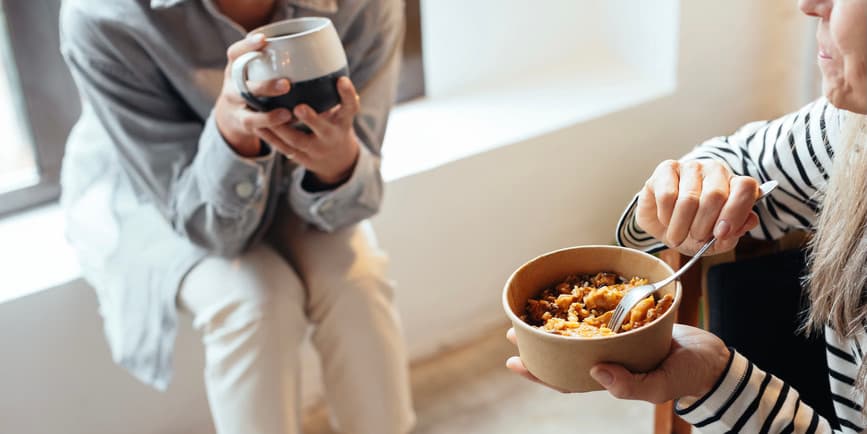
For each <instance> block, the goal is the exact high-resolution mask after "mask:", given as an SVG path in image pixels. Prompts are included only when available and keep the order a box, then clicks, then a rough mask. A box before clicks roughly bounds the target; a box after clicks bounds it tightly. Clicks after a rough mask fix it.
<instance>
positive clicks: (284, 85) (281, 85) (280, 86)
mask: <svg viewBox="0 0 867 434" xmlns="http://www.w3.org/2000/svg"><path fill="white" fill-rule="evenodd" d="M286 89H289V80H286V79H285V78H283V79H280V80H277V90H286Z"/></svg>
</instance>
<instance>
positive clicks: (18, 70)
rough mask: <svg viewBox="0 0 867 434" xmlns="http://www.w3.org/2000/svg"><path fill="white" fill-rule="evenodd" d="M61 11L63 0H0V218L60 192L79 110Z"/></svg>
mask: <svg viewBox="0 0 867 434" xmlns="http://www.w3.org/2000/svg"><path fill="white" fill-rule="evenodd" d="M59 10H60V0H28V1H20V0H0V98H2V100H0V107H2V108H0V132H2V134H0V215H2V214H6V213H10V212H12V211H16V210H19V209H22V208H24V207H27V206H30V205H35V204H38V203H43V202H46V201H49V200H53V199H55V198H56V197H57V195H58V193H59V191H60V188H59V185H58V181H59V179H58V178H59V173H60V161H61V159H62V157H63V146H64V143H65V141H66V135H67V134H68V132H69V129H70V128H71V127H72V124H73V123H74V122H75V119H76V118H77V117H78V112H79V109H80V108H79V103H78V93H77V91H76V90H75V86H74V85H73V83H72V78H71V77H70V76H69V73H68V72H67V70H66V66H65V65H64V63H63V59H62V58H61V56H60V49H59V47H58V29H57V25H56V23H57V16H58V12H59ZM48 23H50V25H49V24H48Z"/></svg>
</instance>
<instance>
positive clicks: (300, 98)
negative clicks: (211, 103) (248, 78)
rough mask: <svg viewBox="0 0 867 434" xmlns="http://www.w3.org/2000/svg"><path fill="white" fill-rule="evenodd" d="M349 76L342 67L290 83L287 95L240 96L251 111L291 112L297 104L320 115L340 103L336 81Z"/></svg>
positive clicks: (245, 93) (244, 94) (246, 94)
mask: <svg viewBox="0 0 867 434" xmlns="http://www.w3.org/2000/svg"><path fill="white" fill-rule="evenodd" d="M344 76H347V77H348V76H349V68H348V67H343V68H341V69H339V70H337V71H335V72H332V73H331V74H328V75H323V76H322V77H319V78H314V79H312V80H305V81H299V82H297V83H292V88H291V89H290V90H289V93H287V94H284V95H280V96H273V97H258V96H253V95H252V94H250V93H247V92H241V96H242V97H244V99H245V100H246V101H247V104H249V105H250V107H252V108H253V109H255V110H257V111H260V112H264V111H271V110H274V109H277V108H281V107H282V108H286V109H289V110H292V109H294V108H295V106H296V105H298V104H307V105H309V106H310V107H312V108H313V110H316V112H317V113H322V112H324V111H326V110H328V109H330V108H331V107H334V106H335V105H337V104H339V103H340V94H339V93H338V92H337V80H338V79H340V77H344Z"/></svg>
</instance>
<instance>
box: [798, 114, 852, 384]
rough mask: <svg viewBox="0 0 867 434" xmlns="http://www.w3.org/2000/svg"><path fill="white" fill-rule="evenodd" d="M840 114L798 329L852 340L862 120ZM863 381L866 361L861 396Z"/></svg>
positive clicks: (808, 264)
mask: <svg viewBox="0 0 867 434" xmlns="http://www.w3.org/2000/svg"><path fill="white" fill-rule="evenodd" d="M841 114H842V116H843V120H842V136H841V139H842V141H843V146H840V147H839V148H837V150H836V152H835V156H834V165H833V170H832V173H831V176H830V179H829V180H828V186H827V189H826V190H825V192H824V193H823V197H822V198H821V208H820V211H819V216H818V221H817V223H816V233H815V234H814V236H813V237H812V239H811V240H810V243H809V252H810V253H809V256H808V260H807V266H808V273H809V274H808V275H807V276H806V289H807V294H808V295H809V297H810V310H809V313H808V315H807V318H806V323H805V324H804V326H805V328H806V329H807V330H808V331H809V332H812V333H816V332H819V331H821V330H822V329H823V328H824V326H825V325H829V326H830V327H832V328H833V329H834V330H835V331H836V332H837V333H839V334H840V335H842V336H852V335H853V334H854V333H856V332H858V331H863V330H864V327H865V324H867V304H865V302H867V298H865V294H867V293H865V287H867V232H865V229H867V116H864V115H858V114H855V113H849V112H843V111H842V110H841ZM865 377H867V360H862V364H861V369H860V371H859V373H858V379H857V383H856V388H857V389H858V390H859V391H861V392H862V393H863V392H864V390H865V384H867V378H865Z"/></svg>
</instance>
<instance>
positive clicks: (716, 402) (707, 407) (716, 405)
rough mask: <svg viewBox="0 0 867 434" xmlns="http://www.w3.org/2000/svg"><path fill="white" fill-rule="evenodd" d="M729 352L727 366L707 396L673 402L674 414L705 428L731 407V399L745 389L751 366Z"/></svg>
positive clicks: (737, 355) (736, 353)
mask: <svg viewBox="0 0 867 434" xmlns="http://www.w3.org/2000/svg"><path fill="white" fill-rule="evenodd" d="M729 351H730V352H731V355H730V357H729V362H728V365H726V368H725V370H724V371H723V373H722V375H721V376H720V378H719V380H717V382H716V384H715V385H714V386H713V388H711V390H710V391H709V392H708V393H707V394H705V395H704V396H703V397H701V398H699V399H697V400H695V401H693V402H689V401H688V400H686V399H678V400H677V401H675V403H674V412H675V414H677V415H678V416H680V417H681V418H683V420H685V421H687V422H689V423H690V424H691V425H695V426H705V425H708V424H709V423H712V422H714V421H717V420H719V419H720V418H722V415H723V414H724V413H725V412H726V410H728V408H729V407H730V406H731V405H732V401H733V397H736V396H738V395H740V393H741V392H742V390H743V388H744V387H746V385H747V381H748V380H749V378H748V376H749V373H750V371H752V369H753V365H752V363H751V362H750V361H749V360H747V358H746V357H744V356H742V355H741V354H739V353H738V352H737V351H735V349H734V348H731V347H729Z"/></svg>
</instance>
